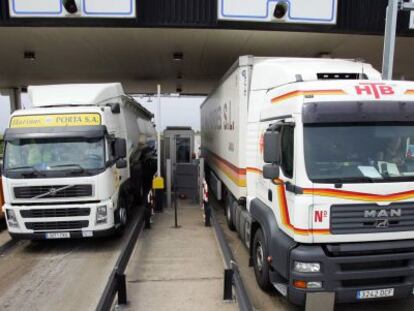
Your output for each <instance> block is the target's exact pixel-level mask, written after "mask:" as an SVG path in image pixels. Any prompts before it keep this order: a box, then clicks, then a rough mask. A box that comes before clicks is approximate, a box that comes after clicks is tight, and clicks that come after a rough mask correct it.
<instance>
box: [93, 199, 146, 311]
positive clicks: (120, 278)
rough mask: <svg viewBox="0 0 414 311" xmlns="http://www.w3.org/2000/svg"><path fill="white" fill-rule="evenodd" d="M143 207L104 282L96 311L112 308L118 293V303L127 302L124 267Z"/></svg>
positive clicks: (138, 231)
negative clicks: (106, 280)
mask: <svg viewBox="0 0 414 311" xmlns="http://www.w3.org/2000/svg"><path fill="white" fill-rule="evenodd" d="M144 218H145V207H142V208H141V210H140V211H139V212H138V215H137V217H136V218H135V219H136V220H135V223H134V225H133V228H132V229H131V231H130V232H129V234H128V238H127V240H126V242H125V244H124V246H123V247H122V250H121V253H120V255H119V257H118V260H117V262H116V264H115V267H114V269H113V270H112V273H111V275H110V276H109V279H108V282H107V283H106V286H105V289H104V291H103V293H102V296H101V299H100V300H99V303H98V306H97V307H96V311H109V310H111V308H112V305H113V302H114V300H115V295H116V294H118V304H119V305H124V304H126V303H127V291H126V281H125V273H124V272H125V269H126V267H127V265H128V261H129V258H130V257H131V254H132V251H133V250H134V247H135V244H136V241H137V240H138V237H139V234H140V233H141V231H142V228H143V226H144V221H145V219H144Z"/></svg>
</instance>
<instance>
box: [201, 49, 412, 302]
mask: <svg viewBox="0 0 414 311" xmlns="http://www.w3.org/2000/svg"><path fill="white" fill-rule="evenodd" d="M201 118H202V150H203V154H204V156H205V158H206V163H207V166H208V170H209V176H208V180H209V183H210V187H211V189H212V192H213V193H215V194H216V195H217V197H218V198H219V199H223V200H224V201H225V207H226V216H227V222H228V225H229V227H230V228H231V229H236V230H237V232H238V233H239V236H240V237H241V239H242V241H243V242H244V244H245V245H246V247H247V248H248V250H249V253H250V256H251V262H252V264H253V266H254V271H255V275H256V279H257V282H258V284H259V285H260V287H261V288H263V289H269V288H270V287H272V286H273V287H275V288H276V289H277V290H278V291H279V292H280V293H282V294H283V295H284V296H286V297H287V298H288V300H290V301H291V302H293V303H295V304H305V303H306V299H307V296H309V295H313V294H314V293H319V294H320V293H325V294H326V295H328V296H330V298H331V299H332V297H334V299H335V301H336V302H338V303H342V302H355V301H362V300H372V299H385V298H386V299H391V298H404V297H412V296H413V295H414V265H413V263H414V161H413V157H412V151H413V150H412V149H413V145H414V83H412V82H405V81H383V80H381V75H380V73H379V72H378V71H376V70H375V69H374V68H373V67H372V66H371V65H369V64H366V63H361V62H357V61H352V60H339V59H298V58H260V57H253V56H243V57H240V58H239V59H238V61H237V62H236V64H235V65H234V66H233V67H232V68H231V69H230V70H229V71H228V72H227V74H226V75H225V76H224V77H223V79H222V80H221V82H220V84H219V86H218V87H217V88H216V89H215V91H214V92H212V94H211V95H210V96H209V97H208V98H207V99H206V101H205V102H204V103H203V105H202V107H201Z"/></svg>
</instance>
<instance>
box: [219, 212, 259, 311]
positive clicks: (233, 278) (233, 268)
mask: <svg viewBox="0 0 414 311" xmlns="http://www.w3.org/2000/svg"><path fill="white" fill-rule="evenodd" d="M211 218H212V220H213V226H214V230H215V232H216V236H217V239H218V242H219V244H220V248H221V251H222V253H223V257H224V261H225V263H226V266H227V268H226V269H225V270H224V290H223V299H224V300H232V299H233V291H232V287H233V286H234V288H235V292H236V301H237V303H238V305H239V310H240V311H253V307H252V303H251V302H250V298H249V296H248V294H247V291H246V288H245V287H244V284H243V281H242V279H241V277H240V272H239V269H238V266H237V262H236V261H235V260H234V256H233V253H232V251H231V249H230V247H229V245H228V243H227V241H226V238H225V237H224V233H223V229H222V228H221V226H220V224H219V223H218V221H217V217H216V214H215V211H214V208H211Z"/></svg>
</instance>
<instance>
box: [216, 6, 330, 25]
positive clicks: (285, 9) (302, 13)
mask: <svg viewBox="0 0 414 311" xmlns="http://www.w3.org/2000/svg"><path fill="white" fill-rule="evenodd" d="M337 8H338V0H249V1H240V0H218V19H220V20H229V21H250V22H285V23H300V24H336V16H337Z"/></svg>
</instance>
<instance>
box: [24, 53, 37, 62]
mask: <svg viewBox="0 0 414 311" xmlns="http://www.w3.org/2000/svg"><path fill="white" fill-rule="evenodd" d="M24 59H28V60H35V59H36V53H35V52H33V51H25V52H24Z"/></svg>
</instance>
